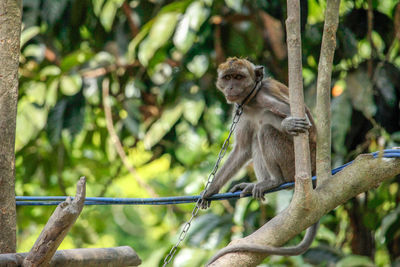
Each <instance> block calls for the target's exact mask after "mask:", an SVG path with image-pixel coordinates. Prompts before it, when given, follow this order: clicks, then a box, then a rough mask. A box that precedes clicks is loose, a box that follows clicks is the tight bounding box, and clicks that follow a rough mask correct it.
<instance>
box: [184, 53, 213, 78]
mask: <svg viewBox="0 0 400 267" xmlns="http://www.w3.org/2000/svg"><path fill="white" fill-rule="evenodd" d="M208 64H209V61H208V57H207V56H206V55H197V56H195V57H194V58H193V60H192V61H191V62H189V63H188V64H187V68H188V69H189V70H190V71H191V72H192V73H193V74H194V75H196V77H201V76H203V75H204V73H205V72H206V71H207V69H208Z"/></svg>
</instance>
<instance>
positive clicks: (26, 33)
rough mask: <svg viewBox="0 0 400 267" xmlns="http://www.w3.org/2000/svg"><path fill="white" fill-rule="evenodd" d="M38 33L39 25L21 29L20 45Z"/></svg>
mask: <svg viewBox="0 0 400 267" xmlns="http://www.w3.org/2000/svg"><path fill="white" fill-rule="evenodd" d="M39 33H40V27H39V26H33V27H30V28H28V29H25V30H23V31H22V33H21V42H20V47H23V46H24V45H25V44H26V43H27V42H28V41H29V40H31V39H32V38H34V37H35V36H36V35H38V34H39Z"/></svg>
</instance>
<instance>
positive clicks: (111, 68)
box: [80, 61, 140, 78]
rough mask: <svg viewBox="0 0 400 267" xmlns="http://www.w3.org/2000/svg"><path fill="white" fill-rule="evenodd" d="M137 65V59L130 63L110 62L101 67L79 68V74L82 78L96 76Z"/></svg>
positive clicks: (138, 64)
mask: <svg viewBox="0 0 400 267" xmlns="http://www.w3.org/2000/svg"><path fill="white" fill-rule="evenodd" d="M138 66H140V63H139V61H135V62H133V63H131V64H110V65H108V66H102V67H98V68H95V69H85V70H81V71H80V74H81V75H82V76H83V77H84V78H97V77H100V76H104V75H106V74H107V73H110V72H113V71H115V70H117V69H118V68H123V69H128V68H133V67H138Z"/></svg>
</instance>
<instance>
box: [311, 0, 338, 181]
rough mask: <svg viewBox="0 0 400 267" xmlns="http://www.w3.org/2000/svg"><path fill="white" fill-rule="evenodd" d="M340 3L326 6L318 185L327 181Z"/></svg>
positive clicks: (320, 65)
mask: <svg viewBox="0 0 400 267" xmlns="http://www.w3.org/2000/svg"><path fill="white" fill-rule="evenodd" d="M339 5H340V0H330V1H328V2H327V3H326V9H325V24H324V33H323V36H322V45H321V54H320V56H319V63H318V79H317V106H316V115H317V120H316V121H317V124H316V127H317V133H318V134H317V160H316V161H317V177H318V184H321V183H324V181H326V180H328V179H329V178H330V177H331V169H332V166H331V73H332V62H333V56H334V54H335V48H336V30H337V27H338V24H339Z"/></svg>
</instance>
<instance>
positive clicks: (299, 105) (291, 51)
mask: <svg viewBox="0 0 400 267" xmlns="http://www.w3.org/2000/svg"><path fill="white" fill-rule="evenodd" d="M287 13H288V16H287V19H286V32H287V46H288V59H289V62H288V65H289V101H290V112H291V116H293V117H300V118H304V117H305V116H306V115H305V106H304V94H303V75H302V61H301V35H300V2H299V1H298V0H287ZM293 141H294V153H295V167H296V175H295V181H296V183H295V192H296V191H298V190H301V192H304V193H306V192H311V191H312V182H311V158H310V145H309V140H308V132H307V133H302V134H299V135H298V136H295V137H294V138H293ZM298 179H305V181H302V182H301V184H299V183H297V181H298ZM307 181H308V182H307ZM298 185H301V187H299V186H298ZM306 187H308V188H306ZM299 193H300V192H299ZM310 200H311V199H310Z"/></svg>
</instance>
